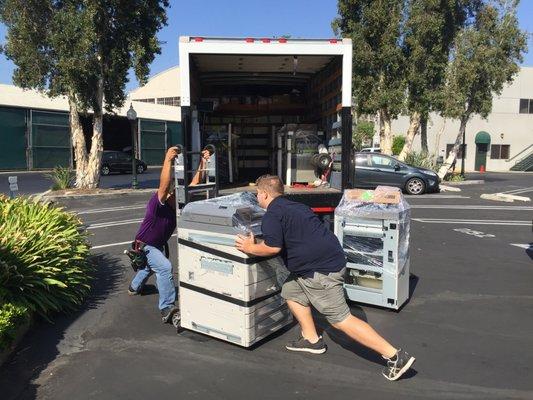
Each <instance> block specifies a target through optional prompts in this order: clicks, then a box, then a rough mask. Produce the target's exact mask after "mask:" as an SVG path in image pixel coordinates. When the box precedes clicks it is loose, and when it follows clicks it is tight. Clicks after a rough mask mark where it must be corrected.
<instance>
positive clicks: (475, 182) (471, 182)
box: [446, 179, 485, 186]
mask: <svg viewBox="0 0 533 400" xmlns="http://www.w3.org/2000/svg"><path fill="white" fill-rule="evenodd" d="M483 184H485V180H483V179H472V180H468V181H459V182H446V185H451V186H468V185H483Z"/></svg>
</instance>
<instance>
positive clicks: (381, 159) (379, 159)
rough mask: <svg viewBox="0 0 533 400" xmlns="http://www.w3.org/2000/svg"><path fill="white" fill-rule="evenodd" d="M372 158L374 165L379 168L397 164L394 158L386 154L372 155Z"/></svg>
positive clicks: (391, 166)
mask: <svg viewBox="0 0 533 400" xmlns="http://www.w3.org/2000/svg"><path fill="white" fill-rule="evenodd" d="M371 160H372V166H373V167H378V168H393V167H394V164H395V162H394V161H393V160H392V158H389V157H385V156H378V155H372V156H371Z"/></svg>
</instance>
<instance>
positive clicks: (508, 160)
mask: <svg viewBox="0 0 533 400" xmlns="http://www.w3.org/2000/svg"><path fill="white" fill-rule="evenodd" d="M531 147H533V143H532V144H530V145H529V146H527V147H526V148H525V149H524V150H522V151H521V152H520V153H517V154H515V155H514V156H512V157H511V158H508V159H507V160H505V162H510V161H512V160H514V159H515V158H516V157H518V156H519V155H520V154H522V153H523V152H524V151H527V150H529V149H530V148H531ZM528 156H529V154H528ZM524 158H525V157H524ZM520 161H522V160H520Z"/></svg>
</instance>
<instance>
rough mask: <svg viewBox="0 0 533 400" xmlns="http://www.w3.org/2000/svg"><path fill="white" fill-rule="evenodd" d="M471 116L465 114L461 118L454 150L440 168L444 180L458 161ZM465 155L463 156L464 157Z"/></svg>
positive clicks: (440, 176)
mask: <svg viewBox="0 0 533 400" xmlns="http://www.w3.org/2000/svg"><path fill="white" fill-rule="evenodd" d="M468 119H469V116H468V115H467V114H466V113H465V114H463V115H462V117H461V125H460V126H459V133H458V134H457V137H456V138H455V143H454V144H453V148H452V150H451V151H450V154H449V155H448V156H447V157H446V161H445V162H444V164H442V166H441V167H440V168H439V173H438V175H439V178H440V179H444V177H445V176H446V174H447V173H448V170H449V169H450V167H451V166H452V164H454V162H455V160H456V159H457V153H458V152H459V146H461V144H462V142H463V134H464V132H465V130H466V124H467V122H468ZM464 156H465V155H464V154H463V157H464Z"/></svg>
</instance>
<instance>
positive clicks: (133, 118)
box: [126, 103, 139, 189]
mask: <svg viewBox="0 0 533 400" xmlns="http://www.w3.org/2000/svg"><path fill="white" fill-rule="evenodd" d="M126 116H127V117H128V120H129V121H130V125H131V168H132V173H133V177H132V180H131V188H132V189H137V188H138V186H139V185H138V183H137V165H136V164H137V163H136V162H135V156H136V154H137V153H136V148H137V146H136V145H135V144H136V141H137V140H136V139H137V135H136V134H135V122H136V121H137V112H136V111H135V110H134V109H133V104H131V103H130V109H129V110H128V112H127V114H126Z"/></svg>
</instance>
